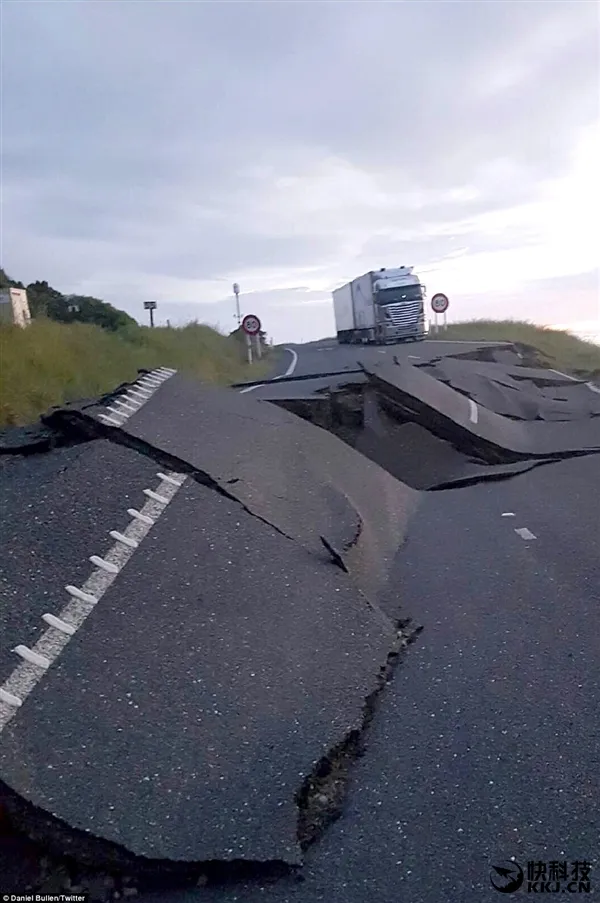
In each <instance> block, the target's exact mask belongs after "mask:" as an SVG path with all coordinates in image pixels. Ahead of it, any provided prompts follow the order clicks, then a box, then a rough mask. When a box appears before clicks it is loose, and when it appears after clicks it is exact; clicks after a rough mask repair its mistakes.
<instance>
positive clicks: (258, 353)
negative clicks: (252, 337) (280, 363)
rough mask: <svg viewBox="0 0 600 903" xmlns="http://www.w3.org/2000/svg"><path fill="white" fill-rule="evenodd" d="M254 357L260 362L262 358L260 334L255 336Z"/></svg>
mask: <svg viewBox="0 0 600 903" xmlns="http://www.w3.org/2000/svg"><path fill="white" fill-rule="evenodd" d="M256 356H257V358H258V359H259V360H260V358H261V357H262V348H261V347H260V333H258V335H257V336H256Z"/></svg>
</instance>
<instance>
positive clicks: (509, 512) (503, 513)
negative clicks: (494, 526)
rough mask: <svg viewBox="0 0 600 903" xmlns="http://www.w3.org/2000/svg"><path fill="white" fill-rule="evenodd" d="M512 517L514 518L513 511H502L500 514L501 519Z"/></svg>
mask: <svg viewBox="0 0 600 903" xmlns="http://www.w3.org/2000/svg"><path fill="white" fill-rule="evenodd" d="M514 516H515V513H514V511H503V512H502V517H514Z"/></svg>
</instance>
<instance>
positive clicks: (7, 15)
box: [1, 0, 600, 342]
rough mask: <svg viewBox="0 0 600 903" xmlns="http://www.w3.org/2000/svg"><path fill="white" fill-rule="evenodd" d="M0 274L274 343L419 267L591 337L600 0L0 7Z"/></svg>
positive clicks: (598, 231) (319, 326) (479, 309)
mask: <svg viewBox="0 0 600 903" xmlns="http://www.w3.org/2000/svg"><path fill="white" fill-rule="evenodd" d="M2 45H3V46H2V57H3V63H2V70H3V71H2V76H3V81H2V97H1V101H2V150H3V157H4V161H3V170H2V192H3V217H2V246H1V252H2V261H1V263H2V266H3V267H4V269H5V270H6V271H7V272H8V273H9V275H11V276H12V277H13V278H16V279H21V280H23V281H24V282H30V281H34V280H36V279H45V280H47V281H48V282H49V283H50V284H51V285H53V286H55V287H56V288H58V289H60V290H61V291H63V292H64V293H71V292H74V293H81V294H91V295H95V296H97V297H100V298H103V299H104V300H106V301H110V302H111V303H113V304H115V305H116V306H117V307H122V308H124V309H125V310H127V311H128V312H130V313H131V314H133V315H134V316H136V317H137V318H138V319H140V320H141V321H144V313H143V302H144V301H145V300H148V299H154V300H157V301H158V305H159V306H158V314H159V317H158V321H159V322H164V321H165V320H166V319H170V321H171V322H172V323H178V324H179V323H183V322H186V321H188V320H191V319H199V320H200V321H203V322H209V323H213V324H215V325H219V326H220V327H221V328H223V329H230V328H233V326H234V325H235V321H234V316H233V315H234V303H233V298H232V294H231V286H232V283H233V282H234V281H236V282H238V283H240V286H241V291H242V295H241V301H242V307H243V311H244V312H250V311H251V312H253V313H256V314H258V315H259V316H260V317H261V318H262V320H263V324H264V328H265V329H266V330H267V332H268V333H269V334H270V335H271V336H273V338H274V340H275V341H276V342H282V341H310V340H313V339H317V338H321V337H323V336H327V335H331V334H332V333H333V331H334V327H333V315H332V306H331V300H330V291H331V289H332V287H335V286H336V285H339V284H341V283H342V282H344V281H346V280H348V279H351V278H353V277H355V276H358V275H360V274H361V273H363V272H365V271H367V270H369V269H378V268H379V267H382V266H398V265H413V266H414V267H415V270H416V271H417V272H418V273H419V274H420V275H422V277H423V281H424V282H425V283H426V285H427V288H428V291H429V293H430V294H432V293H433V292H435V291H444V292H446V293H447V294H448V295H449V296H450V299H451V308H450V311H449V319H450V320H452V319H454V320H457V319H472V318H474V317H488V318H494V319H498V318H506V317H512V318H521V319H529V320H533V321H534V322H538V323H543V324H549V325H552V324H554V325H560V326H563V327H564V326H567V327H570V328H573V329H575V330H581V331H583V332H586V333H588V334H590V335H593V334H597V335H598V336H600V291H599V279H600V169H599V167H598V160H600V125H599V122H600V22H599V7H598V4H597V3H596V2H595V0H578V2H577V3H574V2H572V0H545V2H541V0H497V2H496V0H478V2H472V0H458V2H453V0H437V2H422V0H406V2H403V0H397V2H394V3H387V2H378V0H366V2H361V0H340V2H329V0H324V2H321V0H311V2H307V0H301V2H293V0H292V2H290V0H288V2H281V3H273V2H261V0H247V2H228V3H224V2H202V3H195V2H181V3H173V2H171V0H164V2H163V0H153V2H152V3H139V2H135V0H111V2H110V3H108V2H106V0H70V2H68V3H66V2H60V0H28V2H27V3H24V2H21V0H3V2H2Z"/></svg>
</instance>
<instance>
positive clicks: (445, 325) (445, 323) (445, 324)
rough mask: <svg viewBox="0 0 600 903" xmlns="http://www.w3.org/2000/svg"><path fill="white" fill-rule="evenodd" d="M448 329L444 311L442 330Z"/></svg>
mask: <svg viewBox="0 0 600 903" xmlns="http://www.w3.org/2000/svg"><path fill="white" fill-rule="evenodd" d="M447 329H448V323H447V322H446V311H444V332H445V331H446V330H447Z"/></svg>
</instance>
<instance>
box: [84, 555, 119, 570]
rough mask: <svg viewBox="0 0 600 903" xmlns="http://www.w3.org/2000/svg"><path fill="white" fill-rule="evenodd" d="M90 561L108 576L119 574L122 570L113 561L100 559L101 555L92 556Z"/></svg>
mask: <svg viewBox="0 0 600 903" xmlns="http://www.w3.org/2000/svg"><path fill="white" fill-rule="evenodd" d="M90 561H91V562H92V564H95V565H96V567H98V568H101V569H102V570H103V571H106V573H107V574H118V573H119V570H120V568H118V567H117V565H116V564H113V563H112V561H106V560H105V559H104V558H100V556H99V555H90Z"/></svg>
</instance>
